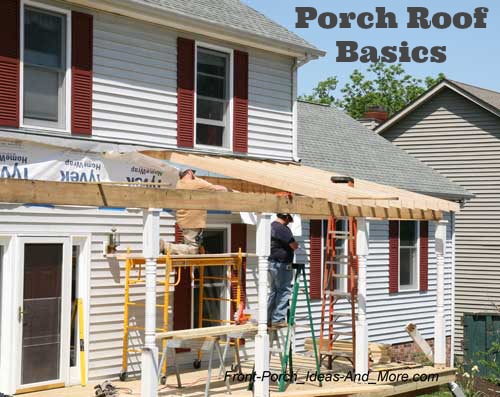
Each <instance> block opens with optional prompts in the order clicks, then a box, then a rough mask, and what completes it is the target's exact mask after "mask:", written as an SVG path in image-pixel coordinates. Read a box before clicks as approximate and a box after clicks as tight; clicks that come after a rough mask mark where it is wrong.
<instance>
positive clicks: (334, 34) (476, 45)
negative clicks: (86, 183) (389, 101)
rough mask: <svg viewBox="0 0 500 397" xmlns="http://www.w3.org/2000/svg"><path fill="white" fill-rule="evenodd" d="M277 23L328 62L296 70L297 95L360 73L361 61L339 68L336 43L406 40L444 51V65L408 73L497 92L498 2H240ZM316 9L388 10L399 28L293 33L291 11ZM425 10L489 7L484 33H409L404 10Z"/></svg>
mask: <svg viewBox="0 0 500 397" xmlns="http://www.w3.org/2000/svg"><path fill="white" fill-rule="evenodd" d="M243 1H245V2H246V3H247V4H249V5H250V6H252V7H253V8H255V9H257V10H259V11H261V12H262V13H264V14H265V15H267V16H269V17H270V18H272V19H273V20H275V21H276V22H279V23H280V24H281V25H283V26H285V27H287V28H288V29H290V30H292V31H294V32H296V33H298V34H299V35H301V36H302V37H304V38H305V39H306V40H308V41H309V42H311V43H312V44H314V45H316V46H317V47H319V48H320V49H322V50H325V51H326V52H327V55H326V57H324V58H321V59H319V60H316V61H313V62H310V63H309V64H307V65H305V66H304V67H302V68H301V69H300V72H299V94H302V93H307V92H310V91H311V89H312V88H313V87H314V86H315V85H316V83H317V82H318V81H320V80H322V79H325V78H326V77H328V76H331V75H336V76H338V77H339V78H340V80H341V84H342V83H344V82H346V81H347V79H348V77H349V75H350V73H351V72H352V71H353V70H354V69H356V68H357V69H360V70H364V69H366V67H367V65H366V64H363V63H361V62H355V63H337V62H336V60H335V58H336V57H337V53H338V49H337V45H336V42H337V41H345V40H352V41H357V42H358V44H359V46H360V48H361V47H363V46H367V45H371V46H375V47H377V48H378V49H380V48H381V47H384V46H395V45H397V46H399V45H400V43H401V41H403V40H405V41H408V43H409V45H410V48H413V47H415V46H420V45H423V46H426V47H428V48H430V47H434V46H443V45H444V46H447V51H446V54H447V60H446V61H445V62H444V63H441V64H437V63H431V62H427V63H422V64H419V63H416V62H410V63H405V64H404V66H405V69H406V71H407V72H408V73H410V74H412V75H414V76H416V77H425V76H428V75H431V76H435V75H437V74H438V73H440V72H443V73H445V74H446V76H447V77H448V78H450V79H453V80H458V81H462V82H464V83H469V84H473V85H478V86H480V87H483V88H488V89H491V90H495V91H500V2H498V1H487V0H437V1H436V0H435V1H432V2H430V1H425V0H419V1H415V0H414V1H409V0H377V1H376V2H374V1H370V0H355V1H350V0H330V1H325V0H243ZM297 6H301V7H315V8H316V9H317V10H318V13H320V12H333V13H335V14H338V13H340V12H355V13H356V14H359V13H361V12H375V7H386V9H387V11H392V12H394V13H395V14H396V16H397V17H398V23H399V28H398V29H369V30H364V29H361V28H359V27H358V26H357V25H356V24H353V27H352V28H351V29H339V28H334V29H330V30H326V29H322V28H320V27H319V26H318V24H317V22H311V24H310V27H309V28H308V29H296V28H295V22H296V20H297V14H296V11H295V7H297ZM409 6H410V7H427V8H428V9H429V11H430V13H431V15H432V13H436V12H447V13H450V14H455V13H457V12H468V13H471V14H473V13H474V9H475V8H476V7H488V8H489V13H488V18H487V20H486V21H487V29H474V28H470V29H466V30H460V29H457V28H454V27H453V26H452V27H450V28H448V29H445V30H439V29H436V28H431V29H429V30H423V29H407V28H406V24H407V22H408V12H407V10H406V8H407V7H409Z"/></svg>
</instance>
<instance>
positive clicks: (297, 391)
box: [28, 356, 455, 397]
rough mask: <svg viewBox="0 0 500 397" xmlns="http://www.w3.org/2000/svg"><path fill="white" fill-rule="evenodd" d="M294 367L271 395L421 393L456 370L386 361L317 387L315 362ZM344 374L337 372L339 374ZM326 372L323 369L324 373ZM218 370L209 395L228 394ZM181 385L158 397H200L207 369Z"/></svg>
mask: <svg viewBox="0 0 500 397" xmlns="http://www.w3.org/2000/svg"><path fill="white" fill-rule="evenodd" d="M294 360H295V362H294V366H295V370H296V372H297V373H298V381H297V383H294V384H290V385H289V386H288V387H287V389H286V391H285V392H283V393H280V392H278V387H277V383H273V382H271V386H270V388H271V396H274V397H288V396H296V397H302V396H303V397H308V396H310V397H313V396H318V397H319V396H322V397H326V396H346V397H347V396H352V397H386V396H397V395H403V394H404V395H405V396H408V395H419V394H424V393H425V392H426V391H429V390H430V389H432V388H436V387H438V386H441V385H445V384H447V383H448V382H451V381H453V380H455V369H453V368H442V369H437V368H433V367H429V366H422V365H415V364H408V365H402V364H396V363H392V364H385V365H379V366H375V367H374V368H372V371H373V372H371V373H370V378H369V381H368V383H366V384H358V383H354V382H352V381H350V380H347V381H344V380H343V379H340V380H338V381H333V380H332V381H324V382H323V387H319V385H318V382H313V381H311V380H306V375H307V373H308V371H311V373H314V372H315V369H314V368H315V367H314V361H313V359H312V358H309V357H304V356H294ZM279 368H280V367H279V360H278V359H277V358H273V359H272V360H271V371H272V372H273V373H278V374H279V372H280V370H279ZM386 370H387V371H389V373H390V374H392V375H391V377H398V378H399V380H389V379H385V380H381V379H380V378H379V374H380V373H382V374H384V373H385V371H386ZM251 371H252V368H251V363H249V362H246V363H243V373H244V374H248V373H251ZM342 372H343V373H344V374H345V372H344V371H340V372H338V373H342ZM324 373H325V374H326V373H327V372H326V371H325V372H324ZM403 374H406V375H407V376H408V378H409V380H408V381H403V380H401V377H402V376H403ZM217 375H218V371H213V372H212V383H211V389H210V392H211V393H210V396H211V397H222V396H226V397H227V396H228V394H226V386H225V383H224V379H223V378H221V377H218V376H217ZM415 375H418V376H419V377H420V379H421V380H418V381H416V380H413V378H414V376H415ZM431 375H433V376H435V377H434V379H428V380H424V379H423V378H424V377H425V376H427V377H428V376H431ZM181 379H182V383H183V388H182V389H178V388H177V387H176V385H177V384H176V381H175V375H173V374H169V377H168V379H167V384H166V385H165V386H162V385H159V386H158V395H159V396H185V397H203V396H204V391H205V385H206V380H207V371H206V369H200V370H192V369H190V370H185V371H182V373H181ZM98 383H100V382H90V384H89V385H88V386H86V387H80V386H75V387H69V388H64V389H55V390H47V391H42V392H36V393H31V394H29V395H28V396H29V397H68V396H70V397H90V396H94V386H95V385H96V384H98ZM112 383H113V385H114V386H115V387H117V388H119V389H120V390H119V391H120V393H119V394H118V395H119V396H140V394H141V382H140V380H131V381H127V382H119V381H116V382H115V381H113V382H112ZM247 388H248V382H247V381H243V382H237V381H235V382H231V395H233V396H248V397H249V396H251V395H252V393H251V392H250V391H248V390H247Z"/></svg>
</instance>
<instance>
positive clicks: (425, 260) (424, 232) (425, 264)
mask: <svg viewBox="0 0 500 397" xmlns="http://www.w3.org/2000/svg"><path fill="white" fill-rule="evenodd" d="M428 290H429V222H428V221H420V291H428Z"/></svg>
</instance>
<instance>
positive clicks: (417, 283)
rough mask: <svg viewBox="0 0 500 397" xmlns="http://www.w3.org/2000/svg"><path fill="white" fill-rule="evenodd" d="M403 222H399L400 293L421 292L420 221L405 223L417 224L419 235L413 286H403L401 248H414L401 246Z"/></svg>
mask: <svg viewBox="0 0 500 397" xmlns="http://www.w3.org/2000/svg"><path fill="white" fill-rule="evenodd" d="M401 222H402V221H398V223H399V225H398V291H401V292H415V291H419V290H420V287H419V286H420V221H403V222H415V224H416V232H415V233H417V240H416V245H417V255H416V262H417V263H416V264H415V267H414V269H413V273H414V274H413V280H414V282H413V284H412V285H401V248H413V247H408V246H403V247H402V246H401Z"/></svg>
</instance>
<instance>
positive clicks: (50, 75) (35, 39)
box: [23, 6, 67, 129]
mask: <svg viewBox="0 0 500 397" xmlns="http://www.w3.org/2000/svg"><path fill="white" fill-rule="evenodd" d="M66 37H67V16H66V15H64V14H59V13H56V12H52V11H47V10H44V9H39V8H33V7H28V6H26V7H25V8H24V48H23V54H24V55H23V63H24V68H23V74H24V78H23V113H24V114H23V122H24V124H26V125H30V126H39V127H52V128H58V129H66V114H65V113H66V94H67V93H66V80H67V77H66V70H67V59H66V58H67V48H66V47H67V45H66V41H67V39H66Z"/></svg>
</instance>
